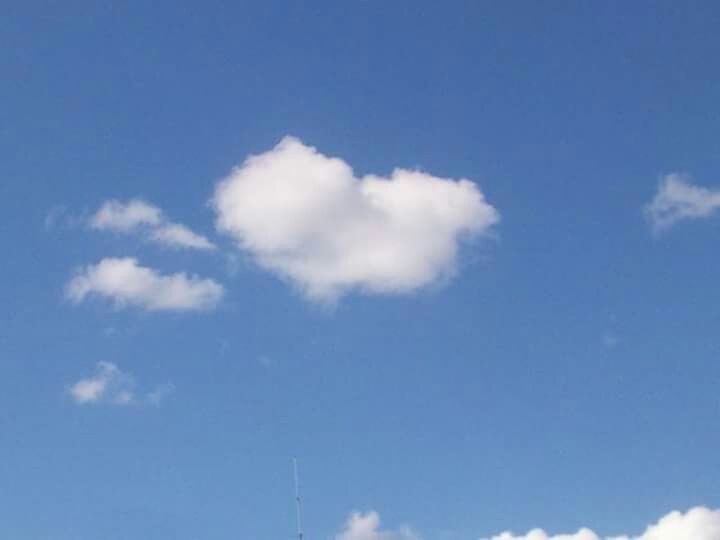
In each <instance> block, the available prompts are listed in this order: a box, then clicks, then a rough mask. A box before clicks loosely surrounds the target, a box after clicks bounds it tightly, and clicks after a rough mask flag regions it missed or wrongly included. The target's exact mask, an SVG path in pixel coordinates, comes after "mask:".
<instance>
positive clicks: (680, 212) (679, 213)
mask: <svg viewBox="0 0 720 540" xmlns="http://www.w3.org/2000/svg"><path fill="white" fill-rule="evenodd" d="M718 209H720V190H713V189H708V188H705V187H701V186H697V185H694V184H693V183H692V178H691V177H690V176H688V175H685V174H680V173H672V174H668V175H666V176H665V177H663V179H662V180H661V181H660V185H659V186H658V190H657V193H656V194H655V197H653V200H652V201H650V203H649V204H647V205H646V206H645V209H644V210H645V216H646V217H647V219H648V221H649V222H650V225H651V226H652V228H653V229H654V230H655V231H657V232H659V231H662V230H664V229H667V228H669V227H671V226H673V225H675V224H676V223H678V222H679V221H683V220H688V219H701V218H707V217H710V216H711V215H713V214H714V213H715V212H716V211H717V210H718Z"/></svg>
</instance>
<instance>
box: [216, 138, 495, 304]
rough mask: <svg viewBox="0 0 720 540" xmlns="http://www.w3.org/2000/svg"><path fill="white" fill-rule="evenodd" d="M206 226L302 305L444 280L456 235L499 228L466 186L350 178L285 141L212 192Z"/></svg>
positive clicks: (419, 175) (404, 173)
mask: <svg viewBox="0 0 720 540" xmlns="http://www.w3.org/2000/svg"><path fill="white" fill-rule="evenodd" d="M212 204H213V206H214V208H215V210H216V213H217V219H216V227H217V229H218V230H219V231H221V232H223V233H226V234H229V235H231V236H232V237H234V239H235V240H236V241H237V243H238V244H239V246H240V247H241V248H242V249H243V250H246V251H247V252H249V253H250V254H252V255H253V257H254V259H255V260H256V262H257V263H258V264H259V265H260V266H261V267H263V268H266V269H268V270H271V271H273V272H275V273H277V274H278V275H280V276H282V277H283V278H285V279H288V280H290V281H292V282H293V283H295V284H296V285H298V286H299V287H300V288H301V290H302V291H303V292H304V293H305V294H306V295H307V296H308V297H310V298H313V299H317V300H325V301H327V300H333V299H335V298H337V297H338V296H340V295H342V294H344V293H346V292H348V291H350V290H353V289H355V290H360V291H363V292H367V293H378V294H392V293H403V292H409V291H413V290H415V289H417V288H419V287H423V286H426V285H429V284H432V283H434V282H437V281H438V280H442V279H443V278H447V277H449V276H451V275H452V273H453V271H454V269H455V263H456V257H457V252H458V246H459V242H460V240H461V239H462V237H463V236H466V235H467V236H470V235H480V234H483V233H487V232H488V231H489V229H490V228H491V227H492V226H493V225H494V224H496V223H497V222H498V221H499V214H498V212H497V211H496V210H495V208H493V207H492V206H491V205H490V204H488V203H487V202H486V200H485V198H484V196H483V194H482V192H481V191H480V189H479V188H478V187H477V185H476V184H474V183H473V182H471V181H469V180H465V179H461V180H452V179H447V178H439V177H436V176H432V175H430V174H426V173H423V172H419V171H412V170H407V169H395V170H394V171H393V173H392V174H391V175H390V177H389V178H386V177H381V176H375V175H367V176H364V177H362V178H358V177H356V176H355V175H354V173H353V170H352V169H351V168H350V166H349V165H348V164H347V163H346V162H345V161H343V160H342V159H339V158H332V157H327V156H325V155H323V154H321V153H319V152H318V151H317V150H316V149H315V148H312V147H309V146H306V145H304V144H303V143H302V142H301V141H300V140H298V139H296V138H292V137H286V138H284V139H283V140H282V141H281V142H280V143H279V144H278V145H277V146H276V147H275V148H274V149H272V150H270V151H268V152H265V153H263V154H259V155H256V156H251V157H249V158H248V159H247V160H246V161H245V163H243V165H241V166H239V167H237V168H235V169H234V170H233V171H232V173H231V174H230V175H229V176H228V177H227V178H226V179H225V180H223V181H222V182H221V183H220V184H219V185H218V186H217V188H216V191H215V194H214V196H213V199H212Z"/></svg>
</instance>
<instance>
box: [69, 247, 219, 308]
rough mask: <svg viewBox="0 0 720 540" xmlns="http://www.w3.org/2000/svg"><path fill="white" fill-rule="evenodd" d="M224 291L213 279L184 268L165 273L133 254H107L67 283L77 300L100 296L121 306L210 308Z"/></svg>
mask: <svg viewBox="0 0 720 540" xmlns="http://www.w3.org/2000/svg"><path fill="white" fill-rule="evenodd" d="M224 292H225V291H224V289H223V287H222V286H221V285H220V284H218V283H216V282H215V281H213V280H212V279H202V278H199V277H197V276H188V275H187V274H185V273H184V272H180V273H175V274H170V275H162V274H160V273H158V272H157V271H156V270H154V269H152V268H148V267H145V266H140V265H139V264H138V261H137V260H136V259H134V258H131V257H125V258H106V259H102V260H101V261H100V262H99V263H97V264H93V265H89V266H86V267H85V268H82V269H81V270H80V271H79V272H78V273H77V275H75V277H73V278H72V279H71V280H70V281H69V282H68V284H67V285H66V287H65V295H66V297H67V298H68V299H69V300H71V301H72V302H75V303H79V302H82V301H83V300H85V299H86V298H87V297H88V296H100V297H105V298H108V299H110V300H111V301H112V302H113V303H114V304H115V306H116V307H118V308H121V307H126V306H136V307H139V308H142V309H145V310H148V311H200V310H208V309H212V308H214V307H215V306H216V305H217V303H218V302H219V301H220V299H221V298H222V296H223V294H224Z"/></svg>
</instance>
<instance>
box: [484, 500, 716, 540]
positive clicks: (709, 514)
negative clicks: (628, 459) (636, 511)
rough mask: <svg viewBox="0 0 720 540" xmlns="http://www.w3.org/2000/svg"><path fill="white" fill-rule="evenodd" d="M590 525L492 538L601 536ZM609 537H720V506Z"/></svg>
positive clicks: (590, 539) (588, 539)
mask: <svg viewBox="0 0 720 540" xmlns="http://www.w3.org/2000/svg"><path fill="white" fill-rule="evenodd" d="M601 538H602V537H600V536H599V535H598V534H597V533H595V532H593V531H591V530H590V529H580V530H579V531H578V532H576V533H574V534H559V535H555V536H553V535H550V534H548V533H546V532H545V531H543V530H542V529H534V530H532V531H530V532H528V533H527V534H525V535H520V536H515V535H513V534H512V533H510V532H505V533H502V534H500V535H497V536H493V537H492V538H491V539H490V540H601ZM604 538H605V539H606V540H720V510H710V509H708V508H704V507H697V508H693V509H692V510H689V511H688V512H686V513H682V512H671V513H670V514H668V515H666V516H665V517H663V518H662V519H661V520H660V521H658V522H657V523H656V524H654V525H651V526H649V527H648V528H647V529H646V530H645V532H644V533H642V534H641V535H640V536H627V535H624V536H623V535H621V536H608V537H604Z"/></svg>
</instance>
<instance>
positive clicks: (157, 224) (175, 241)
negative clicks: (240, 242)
mask: <svg viewBox="0 0 720 540" xmlns="http://www.w3.org/2000/svg"><path fill="white" fill-rule="evenodd" d="M90 226H91V227H92V228H93V229H96V230H99V231H113V232H116V233H124V234H127V233H141V234H143V235H144V236H145V238H147V239H148V240H150V241H152V242H155V243H158V244H162V245H165V246H169V247H177V248H191V249H205V250H210V249H215V245H214V244H213V243H212V242H210V240H208V239H207V238H206V237H204V236H202V235H201V234H198V233H196V232H193V231H192V230H190V229H189V228H187V227H186V226H185V225H181V224H180V223H173V222H171V221H169V220H168V219H167V217H165V215H164V214H163V212H162V210H160V208H158V207H157V206H154V205H152V204H150V203H147V202H145V201H142V200H139V199H134V200H131V201H128V202H122V201H117V200H110V201H106V202H104V203H103V204H102V206H101V207H100V208H99V209H98V211H97V212H95V214H94V215H93V216H92V217H91V218H90Z"/></svg>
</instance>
